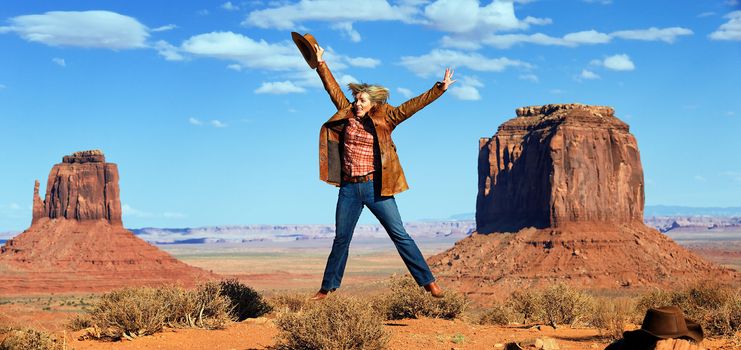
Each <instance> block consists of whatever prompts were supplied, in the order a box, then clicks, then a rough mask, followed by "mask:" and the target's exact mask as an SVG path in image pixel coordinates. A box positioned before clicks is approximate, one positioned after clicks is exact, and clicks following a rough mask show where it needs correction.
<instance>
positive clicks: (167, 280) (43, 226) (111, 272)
mask: <svg viewBox="0 0 741 350" xmlns="http://www.w3.org/2000/svg"><path fill="white" fill-rule="evenodd" d="M118 180H119V176H118V168H117V166H116V164H113V163H106V161H105V156H104V155H103V152H101V151H98V150H93V151H83V152H76V153H73V154H71V155H69V156H65V157H64V158H63V159H62V163H59V164H56V165H54V166H53V167H52V170H51V172H50V173H49V179H48V181H47V186H46V195H45V197H44V198H45V199H44V200H43V201H42V200H41V198H40V197H39V182H38V181H36V183H35V184H34V194H33V219H32V222H31V227H29V228H28V229H27V230H25V231H23V232H22V233H21V234H19V235H18V236H16V237H14V238H12V239H10V240H8V241H7V242H6V243H5V245H3V246H2V247H0V280H2V281H3V283H1V284H0V294H3V295H10V294H18V293H22V294H27V293H49V292H99V291H107V290H110V289H113V288H120V287H125V286H137V285H159V284H172V283H177V284H182V285H185V286H192V285H194V284H196V283H198V282H199V281H205V280H208V279H213V278H215V277H216V276H215V275H214V274H212V273H209V272H207V271H204V270H201V269H199V268H197V267H193V266H190V265H187V264H185V263H183V262H181V261H179V260H177V259H175V258H174V257H172V256H171V255H169V254H168V253H166V252H164V251H162V250H160V249H158V248H157V247H155V246H153V245H151V244H149V243H147V242H145V241H144V240H142V239H140V238H138V237H136V236H135V235H134V234H133V233H131V232H130V231H128V230H126V229H125V228H124V227H123V223H122V221H121V200H120V196H119V185H118Z"/></svg>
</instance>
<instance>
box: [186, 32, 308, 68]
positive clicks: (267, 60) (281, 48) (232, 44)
mask: <svg viewBox="0 0 741 350" xmlns="http://www.w3.org/2000/svg"><path fill="white" fill-rule="evenodd" d="M180 49H181V50H182V51H184V52H187V53H190V54H193V55H197V56H203V57H211V58H217V59H222V60H227V61H234V62H237V63H239V64H240V65H242V66H244V67H250V68H261V69H269V70H289V69H295V70H298V69H302V70H305V69H306V62H304V60H303V58H302V57H301V55H300V54H299V53H298V50H297V49H296V46H295V45H293V43H289V42H288V41H286V42H282V43H278V44H270V43H268V42H266V41H265V40H259V41H257V40H254V39H252V38H250V37H247V36H244V35H242V34H237V33H232V32H211V33H205V34H199V35H195V36H192V37H190V38H189V39H188V40H186V41H185V42H183V44H182V45H181V47H180Z"/></svg>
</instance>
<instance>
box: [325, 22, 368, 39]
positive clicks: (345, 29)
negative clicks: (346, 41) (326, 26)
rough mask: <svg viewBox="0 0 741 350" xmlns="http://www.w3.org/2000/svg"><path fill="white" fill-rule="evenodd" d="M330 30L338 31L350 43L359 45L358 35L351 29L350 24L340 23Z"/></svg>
mask: <svg viewBox="0 0 741 350" xmlns="http://www.w3.org/2000/svg"><path fill="white" fill-rule="evenodd" d="M332 29H336V30H339V31H340V33H342V35H344V36H346V37H348V38H350V41H352V42H354V43H359V42H360V40H361V37H360V33H358V31H357V30H355V29H353V27H352V22H340V23H335V24H333V25H332Z"/></svg>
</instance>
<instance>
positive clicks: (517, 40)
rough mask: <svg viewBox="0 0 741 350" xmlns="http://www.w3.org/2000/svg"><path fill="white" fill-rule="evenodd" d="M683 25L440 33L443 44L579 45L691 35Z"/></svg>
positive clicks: (473, 46) (665, 39)
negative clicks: (604, 30) (554, 31)
mask: <svg viewBox="0 0 741 350" xmlns="http://www.w3.org/2000/svg"><path fill="white" fill-rule="evenodd" d="M692 34H693V32H692V31H691V30H689V29H686V28H681V27H671V28H655V27H651V28H649V29H634V30H621V31H615V32H612V33H609V34H608V33H601V32H598V31H596V30H593V29H592V30H585V31H580V32H574V33H568V34H566V35H564V36H562V37H554V36H550V35H547V34H543V33H534V34H488V35H484V36H482V37H480V38H468V37H455V36H444V37H443V38H442V40H441V43H442V45H443V46H445V47H454V48H461V49H476V48H478V47H479V46H480V45H481V44H484V45H488V46H493V47H497V48H502V49H507V48H510V47H512V46H514V45H517V44H535V45H546V46H566V47H577V46H580V45H597V44H607V43H609V42H611V41H612V39H614V38H619V39H623V40H642V41H663V42H666V43H670V44H671V43H674V42H675V41H676V39H677V37H679V36H683V35H692Z"/></svg>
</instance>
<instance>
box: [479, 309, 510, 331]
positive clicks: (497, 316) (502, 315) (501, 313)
mask: <svg viewBox="0 0 741 350" xmlns="http://www.w3.org/2000/svg"><path fill="white" fill-rule="evenodd" d="M511 318H512V311H511V310H510V309H509V308H508V307H507V306H506V305H502V304H495V305H494V306H492V307H491V308H489V309H487V310H486V311H485V312H484V313H483V314H482V315H481V318H479V324H489V325H497V326H504V325H507V324H509V321H510V319H511Z"/></svg>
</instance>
